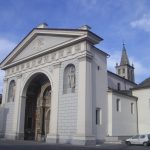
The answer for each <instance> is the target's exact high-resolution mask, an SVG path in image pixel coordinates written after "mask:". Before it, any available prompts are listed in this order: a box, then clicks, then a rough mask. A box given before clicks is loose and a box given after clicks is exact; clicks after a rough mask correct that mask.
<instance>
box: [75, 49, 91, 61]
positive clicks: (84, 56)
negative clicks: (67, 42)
mask: <svg viewBox="0 0 150 150" xmlns="http://www.w3.org/2000/svg"><path fill="white" fill-rule="evenodd" d="M92 59H93V55H92V53H91V52H89V51H85V52H84V53H82V54H81V55H80V56H79V57H78V60H79V61H89V62H91V61H92Z"/></svg>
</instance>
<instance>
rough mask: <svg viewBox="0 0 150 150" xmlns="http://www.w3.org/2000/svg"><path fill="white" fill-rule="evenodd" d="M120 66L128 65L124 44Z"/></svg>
mask: <svg viewBox="0 0 150 150" xmlns="http://www.w3.org/2000/svg"><path fill="white" fill-rule="evenodd" d="M120 65H130V63H129V59H128V55H127V52H126V48H125V44H124V42H123V48H122V56H121V61H120Z"/></svg>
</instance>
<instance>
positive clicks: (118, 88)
mask: <svg viewBox="0 0 150 150" xmlns="http://www.w3.org/2000/svg"><path fill="white" fill-rule="evenodd" d="M117 90H118V91H120V90H121V88H120V83H117Z"/></svg>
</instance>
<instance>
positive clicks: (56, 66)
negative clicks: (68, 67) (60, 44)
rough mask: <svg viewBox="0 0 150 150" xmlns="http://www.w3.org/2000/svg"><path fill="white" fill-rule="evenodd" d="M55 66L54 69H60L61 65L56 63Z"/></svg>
mask: <svg viewBox="0 0 150 150" xmlns="http://www.w3.org/2000/svg"><path fill="white" fill-rule="evenodd" d="M53 66H54V68H60V66H61V63H60V62H57V63H54V64H53Z"/></svg>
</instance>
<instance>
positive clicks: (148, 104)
mask: <svg viewBox="0 0 150 150" xmlns="http://www.w3.org/2000/svg"><path fill="white" fill-rule="evenodd" d="M102 40H103V39H102V38H101V37H99V36H98V35H96V34H95V33H93V32H92V31H91V30H90V27H89V26H86V25H85V26H82V27H81V28H79V29H52V28H48V26H47V24H40V25H39V26H38V27H37V28H34V29H33V30H32V31H31V32H30V33H29V34H28V35H27V36H26V37H25V38H24V39H23V40H22V41H21V42H20V43H19V44H18V45H17V46H16V47H15V48H14V49H13V50H12V52H11V53H10V54H9V55H8V56H7V57H6V58H5V59H4V60H3V61H2V62H1V64H0V67H1V69H2V70H4V71H5V78H4V87H3V94H2V104H1V105H0V137H1V138H6V139H14V140H15V139H18V140H19V139H21V140H36V141H45V142H48V143H69V144H77V145H87V144H96V143H100V142H104V141H105V140H108V139H113V140H116V139H120V138H123V137H127V136H131V135H135V134H138V133H147V132H148V133H150V119H147V117H146V116H147V114H149V113H150V79H147V80H145V81H144V82H142V83H141V84H139V85H137V84H136V83H135V82H134V66H133V65H130V62H129V60H128V56H127V52H126V49H125V46H124V45H123V49H122V56H121V61H120V63H119V64H117V65H116V74H115V73H112V72H110V71H107V56H108V54H107V53H105V52H104V51H102V50H100V49H98V48H97V47H96V46H95V45H96V44H98V43H100V42H101V41H102ZM144 114H146V115H144Z"/></svg>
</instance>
